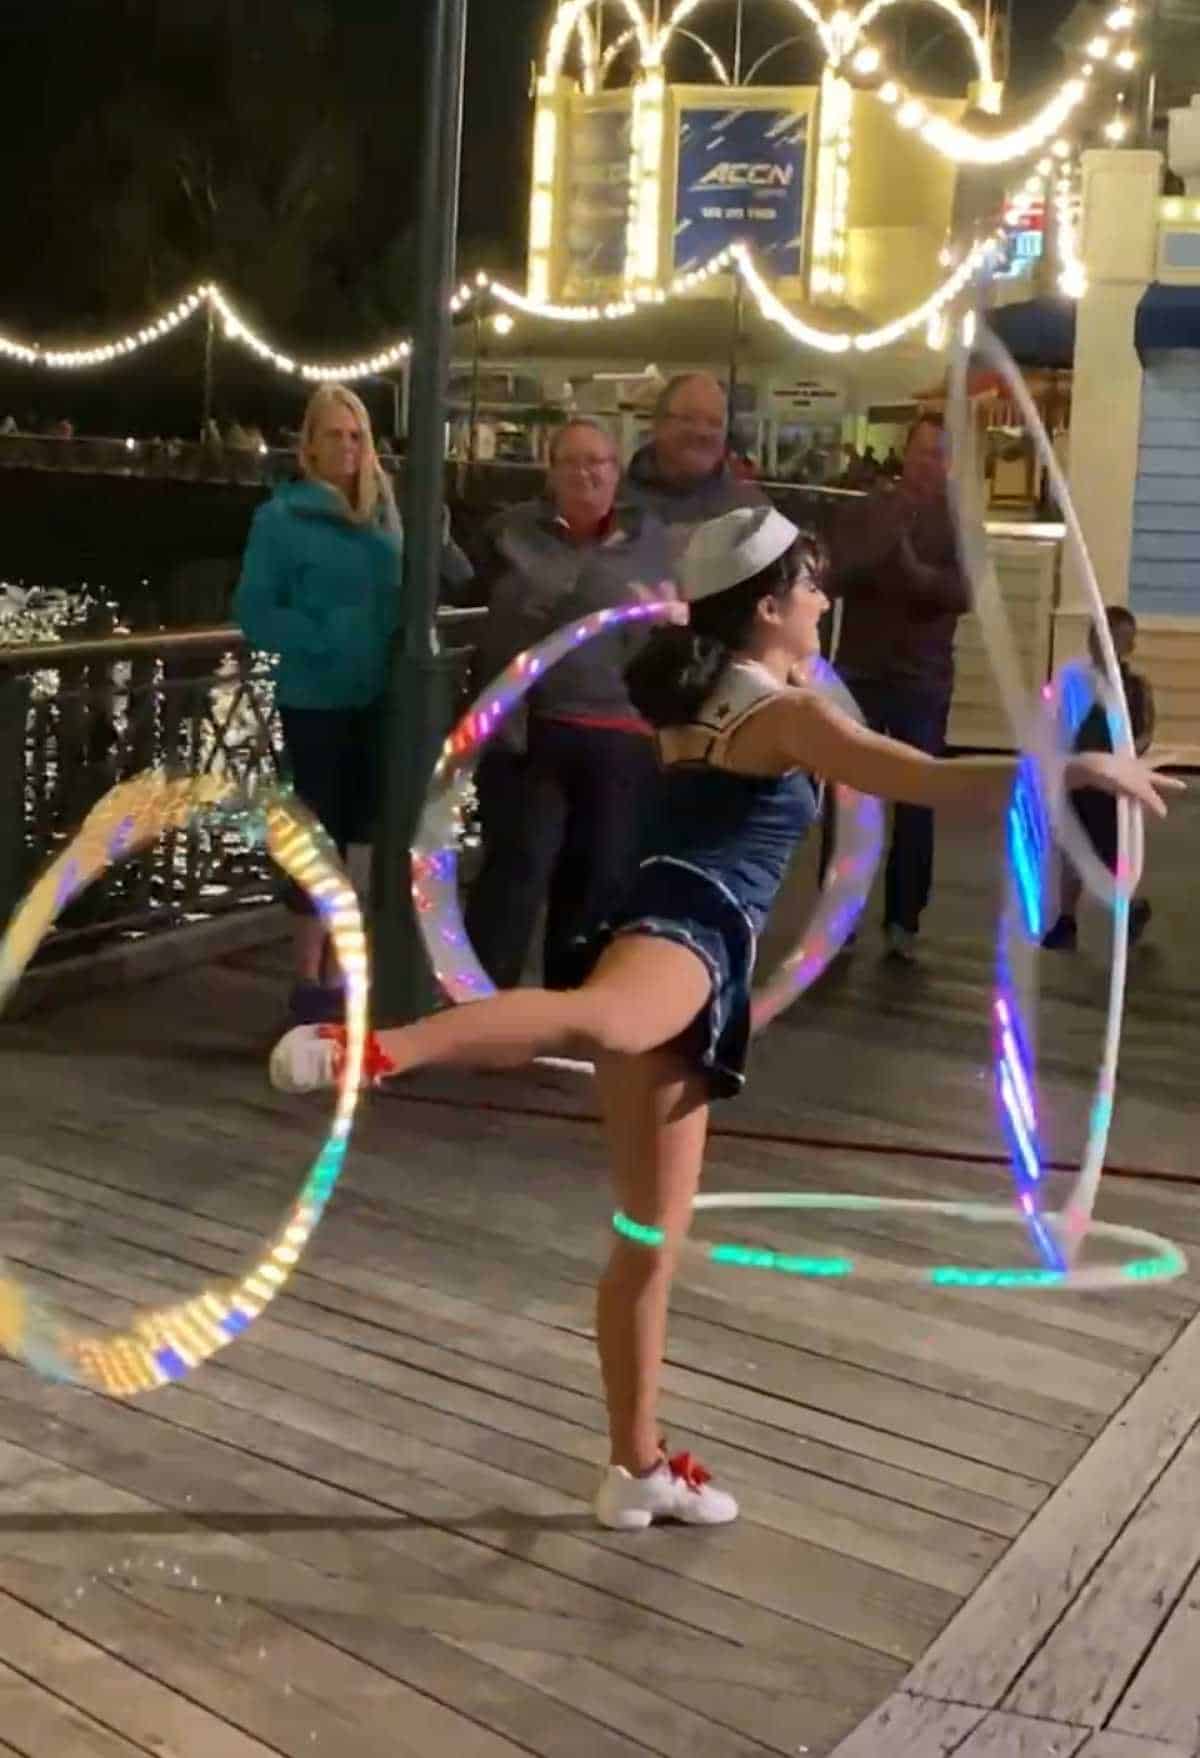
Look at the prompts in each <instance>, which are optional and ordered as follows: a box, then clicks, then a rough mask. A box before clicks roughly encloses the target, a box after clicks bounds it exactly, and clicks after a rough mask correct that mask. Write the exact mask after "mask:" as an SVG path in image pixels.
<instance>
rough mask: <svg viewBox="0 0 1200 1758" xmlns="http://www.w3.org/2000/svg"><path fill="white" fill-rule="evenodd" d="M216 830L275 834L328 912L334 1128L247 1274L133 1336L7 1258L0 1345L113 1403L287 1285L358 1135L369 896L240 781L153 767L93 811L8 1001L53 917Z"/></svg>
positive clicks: (322, 847)
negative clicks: (64, 1300) (166, 841)
mask: <svg viewBox="0 0 1200 1758" xmlns="http://www.w3.org/2000/svg"><path fill="white" fill-rule="evenodd" d="M198 824H208V825H211V826H213V827H214V828H216V827H222V828H226V829H229V830H233V831H238V832H240V833H242V834H244V835H246V836H247V837H249V838H251V839H254V840H261V841H264V842H265V844H266V847H267V849H268V850H269V852H270V853H271V855H272V856H273V857H274V859H275V860H276V861H277V862H278V864H279V865H280V867H282V869H283V870H284V872H285V873H287V874H288V875H289V877H290V878H292V879H294V880H295V881H296V883H297V884H298V885H300V886H301V887H302V888H303V889H304V890H305V891H306V892H307V893H308V895H309V896H310V897H311V898H312V900H313V902H314V903H315V905H316V907H317V909H318V910H319V912H320V914H321V915H322V917H323V918H324V920H325V923H326V926H327V928H328V931H329V936H330V940H331V942H332V944H333V948H334V952H335V954H336V956H337V960H338V964H339V965H340V967H341V970H342V974H343V976H344V978H345V984H346V1057H345V1065H344V1067H343V1070H342V1074H341V1078H340V1081H339V1084H338V1093H337V1103H336V1107H335V1110H334V1115H333V1120H332V1123H331V1124H330V1128H329V1133H328V1134H327V1136H326V1138H325V1141H324V1143H323V1144H322V1146H321V1149H320V1152H319V1153H318V1154H317V1157H316V1159H315V1160H314V1161H313V1163H312V1165H311V1167H310V1168H309V1171H308V1173H307V1175H306V1177H305V1179H304V1182H303V1184H302V1185H301V1187H300V1191H299V1194H298V1195H297V1197H296V1198H295V1200H294V1202H293V1203H292V1204H291V1206H290V1207H289V1209H288V1210H287V1213H286V1214H285V1216H284V1218H283V1221H282V1223H281V1224H280V1226H279V1227H278V1228H277V1230H276V1231H275V1233H274V1234H273V1235H272V1236H271V1237H270V1238H269V1239H268V1240H267V1241H266V1243H265V1244H264V1246H263V1247H262V1249H261V1250H260V1251H259V1252H258V1254H257V1255H256V1257H255V1260H254V1262H253V1263H252V1264H251V1265H250V1266H249V1267H248V1268H247V1270H246V1271H245V1273H244V1274H243V1275H242V1276H241V1277H239V1278H238V1279H237V1280H234V1281H230V1282H226V1283H220V1284H214V1285H213V1286H211V1287H208V1288H205V1289H203V1290H202V1291H201V1292H200V1293H199V1294H197V1295H195V1296H193V1297H192V1298H191V1299H188V1300H182V1301H177V1302H173V1303H172V1304H171V1305H169V1306H162V1307H156V1308H155V1309H154V1310H152V1311H148V1312H143V1313H141V1314H139V1315H138V1316H137V1317H135V1318H134V1319H132V1320H131V1321H130V1323H129V1325H128V1327H127V1328H126V1329H124V1330H116V1329H114V1330H97V1329H96V1328H95V1327H93V1326H91V1325H89V1324H87V1323H86V1322H83V1321H75V1320H73V1319H71V1318H70V1317H68V1315H66V1314H65V1313H62V1312H59V1311H58V1310H57V1309H56V1308H55V1307H54V1306H53V1305H52V1304H51V1303H50V1302H48V1301H47V1300H45V1299H44V1298H43V1297H42V1296H41V1294H40V1293H37V1292H35V1291H34V1290H33V1288H32V1287H30V1286H27V1285H26V1283H25V1282H24V1281H23V1280H22V1278H21V1277H20V1275H19V1274H18V1272H17V1270H16V1269H15V1268H14V1266H13V1265H12V1264H10V1263H8V1262H5V1261H4V1260H2V1259H0V1348H3V1349H4V1350H5V1351H6V1352H7V1353H8V1354H9V1355H12V1356H14V1357H16V1358H18V1359H20V1360H22V1361H24V1362H26V1363H27V1364H28V1365H29V1366H30V1367H32V1368H34V1369H35V1370H36V1371H37V1372H39V1373H42V1374H45V1375H47V1376H48V1377H50V1378H55V1379H63V1380H70V1381H74V1382H75V1383H77V1384H81V1385H85V1386H88V1387H90V1388H91V1389H92V1390H94V1391H100V1392H105V1393H108V1394H110V1395H112V1396H114V1397H122V1398H124V1397H133V1396H136V1395H137V1394H138V1393H140V1392H148V1391H152V1390H153V1389H154V1388H155V1387H158V1386H162V1385H166V1384H168V1383H169V1382H170V1381H173V1380H180V1379H183V1378H184V1377H185V1375H187V1374H188V1373H190V1372H191V1371H192V1370H193V1369H194V1368H196V1367H198V1366H199V1365H200V1364H201V1362H204V1361H207V1360H208V1359H209V1358H210V1356H213V1355H215V1354H216V1353H217V1351H218V1350H220V1349H223V1348H225V1346H226V1345H227V1344H229V1343H231V1342H233V1341H234V1339H235V1338H237V1337H240V1336H241V1335H242V1333H243V1332H244V1331H245V1330H247V1329H248V1328H249V1326H250V1325H252V1324H253V1323H254V1321H255V1319H256V1318H258V1316H259V1315H260V1314H261V1313H262V1312H263V1310H264V1309H265V1308H266V1307H267V1306H269V1305H270V1303H271V1301H272V1300H274V1298H275V1296H276V1295H277V1294H278V1293H279V1292H280V1291H281V1289H282V1288H283V1286H284V1284H285V1283H286V1282H287V1280H288V1277H289V1276H290V1275H291V1273H292V1271H293V1270H294V1269H295V1267H296V1265H297V1263H298V1262H299V1260H300V1256H301V1254H302V1252H303V1251H304V1248H305V1246H306V1245H307V1244H308V1241H309V1239H310V1238H311V1236H312V1233H313V1230H314V1229H315V1227H316V1225H317V1222H318V1221H319V1220H320V1219H321V1216H322V1214H323V1212H324V1210H325V1207H326V1205H327V1204H328V1202H329V1199H330V1197H331V1196H332V1194H333V1191H334V1188H335V1186H336V1184H337V1181H338V1178H339V1177H340V1175H341V1171H342V1165H343V1162H344V1160H345V1157H346V1149H347V1146H348V1144H349V1140H350V1131H351V1128H352V1126H353V1121H354V1112H355V1108H356V1105H357V1102H358V1089H359V1084H360V1081H361V1076H362V1066H363V1051H364V1045H365V1041H366V1019H367V993H368V969H367V944H366V936H365V934H364V931H363V924H362V918H361V915H360V913H359V907H358V899H357V897H356V896H355V893H354V889H353V887H352V886H351V884H350V881H349V880H348V879H347V878H346V876H345V874H344V873H343V871H342V868H341V866H340V864H339V862H338V859H337V855H336V853H335V852H334V850H333V849H332V847H331V845H330V844H329V842H328V840H327V839H326V837H325V834H324V832H323V831H322V830H321V829H320V827H319V825H317V824H316V823H315V821H314V820H313V819H312V818H311V817H310V816H309V814H308V813H307V812H306V811H305V810H304V809H303V808H302V807H301V806H299V805H298V804H297V802H296V801H295V800H294V799H292V798H291V796H290V795H286V794H282V793H275V794H271V795H268V796H264V797H257V796H254V797H248V796H246V795H245V794H244V793H243V792H241V790H240V789H239V788H238V787H237V786H236V785H235V784H234V783H231V782H227V781H223V780H221V779H220V778H218V777H213V776H200V777H185V778H182V779H171V778H168V777H167V776H165V775H163V774H161V773H159V772H155V771H148V772H147V773H145V774H143V775H140V776H137V777H135V778H134V779H133V780H132V781H127V782H122V783H121V784H120V785H119V786H117V787H115V788H113V789H112V791H111V792H110V793H108V794H106V795H105V797H104V798H103V799H102V800H101V801H100V802H99V804H98V805H97V806H96V807H95V808H94V809H93V811H92V812H91V813H89V815H88V817H87V819H86V820H85V822H84V824H83V826H82V828H81V829H80V831H79V832H78V834H77V835H76V836H75V838H74V840H73V841H72V842H71V844H70V845H69V847H68V848H66V849H65V850H64V851H63V853H62V854H61V855H60V856H59V857H58V858H57V860H55V861H54V863H53V864H52V865H51V866H50V867H49V869H48V870H47V871H46V872H45V873H44V874H43V875H42V877H41V878H40V879H39V880H38V881H37V883H36V884H35V885H34V887H33V889H32V890H31V891H30V892H29V894H28V895H27V897H26V898H25V900H24V901H23V902H22V903H21V904H20V906H19V907H18V909H17V911H16V913H15V915H14V916H13V918H12V921H11V923H10V924H9V928H8V931H7V933H6V934H5V936H4V940H3V942H2V943H0V1007H3V1005H4V1003H5V1002H6V1001H7V999H8V997H9V996H10V995H11V994H12V992H13V990H14V988H15V987H16V985H17V983H18V982H19V981H20V978H21V975H22V973H23V971H24V970H25V967H26V965H27V964H28V963H29V960H30V959H31V958H32V957H33V954H34V953H35V952H36V950H37V948H38V946H39V945H40V944H41V942H42V940H43V939H44V938H45V935H46V933H47V932H48V931H49V929H50V928H51V926H52V925H53V923H54V921H55V919H56V918H57V917H58V916H59V915H60V914H61V912H62V911H63V910H64V909H65V908H66V906H67V905H68V904H69V903H70V902H71V900H72V899H73V898H74V897H76V896H77V895H78V894H79V893H80V892H81V891H82V890H83V889H84V888H85V887H86V886H87V885H89V884H90V883H91V882H92V881H93V880H94V879H95V878H96V877H97V876H98V875H99V874H101V873H102V872H103V871H104V870H105V869H106V868H107V867H109V866H111V865H112V864H113V863H115V862H117V861H122V860H125V859H127V858H128V857H129V856H130V855H132V854H134V853H135V852H136V851H137V850H138V849H140V848H143V847H145V846H146V845H147V844H149V843H152V842H154V841H156V840H157V838H158V837H159V836H161V835H162V834H163V833H164V832H165V831H168V830H182V829H184V828H187V827H190V826H195V825H198Z"/></svg>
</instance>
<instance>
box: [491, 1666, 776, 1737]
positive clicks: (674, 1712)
mask: <svg viewBox="0 0 1200 1758" xmlns="http://www.w3.org/2000/svg"><path fill="white" fill-rule="evenodd" d="M467 1652H468V1653H469V1654H472V1655H473V1656H474V1657H475V1659H476V1660H481V1661H485V1662H486V1663H487V1664H488V1665H490V1666H493V1667H495V1668H497V1670H498V1671H500V1672H503V1673H505V1674H507V1675H508V1676H509V1677H511V1678H515V1679H520V1680H521V1681H522V1682H523V1683H524V1684H526V1685H532V1686H533V1687H535V1688H536V1689H537V1690H538V1691H539V1692H541V1694H542V1695H543V1696H545V1697H548V1698H549V1699H550V1700H551V1702H554V1703H560V1704H563V1705H565V1706H567V1707H568V1708H570V1709H572V1710H576V1711H578V1712H579V1713H581V1714H583V1715H589V1716H591V1717H592V1719H593V1720H594V1721H597V1722H601V1723H603V1724H604V1725H605V1726H606V1727H610V1728H612V1729H614V1730H615V1731H616V1732H618V1733H622V1734H625V1735H626V1736H627V1737H628V1738H629V1739H632V1740H640V1741H641V1742H642V1744H643V1745H645V1746H647V1747H648V1748H649V1749H650V1750H651V1751H653V1752H657V1753H660V1754H661V1755H662V1758H762V1746H761V1744H760V1742H759V1741H758V1740H756V1739H747V1738H744V1737H743V1736H742V1735H741V1734H740V1733H738V1732H736V1731H735V1729H734V1728H733V1727H731V1726H730V1725H729V1724H728V1723H727V1722H723V1721H722V1720H721V1718H720V1716H719V1715H718V1716H715V1717H712V1718H709V1717H707V1716H702V1715H697V1714H696V1713H695V1711H693V1710H691V1709H688V1708H686V1707H684V1706H682V1705H680V1704H676V1703H671V1702H669V1701H667V1700H666V1699H665V1698H664V1697H662V1696H660V1695H659V1693H658V1692H656V1691H651V1690H648V1689H647V1688H646V1686H644V1685H642V1684H639V1683H637V1682H636V1681H633V1680H630V1679H626V1678H623V1677H622V1676H621V1675H620V1674H619V1673H615V1672H613V1671H611V1670H610V1669H609V1668H607V1667H603V1666H599V1665H597V1664H595V1663H594V1662H593V1661H590V1660H587V1659H585V1658H583V1657H582V1656H581V1657H579V1658H578V1659H568V1658H567V1657H565V1656H563V1655H557V1654H541V1653H534V1652H531V1651H530V1650H528V1649H520V1648H513V1647H512V1646H511V1645H510V1644H508V1643H505V1644H504V1645H503V1647H496V1646H489V1645H487V1644H484V1643H472V1644H470V1645H469V1646H468V1647H467Z"/></svg>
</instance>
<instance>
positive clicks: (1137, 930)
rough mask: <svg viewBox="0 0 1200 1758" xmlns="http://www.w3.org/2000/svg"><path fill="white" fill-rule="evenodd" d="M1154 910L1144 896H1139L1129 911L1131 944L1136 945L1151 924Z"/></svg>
mask: <svg viewBox="0 0 1200 1758" xmlns="http://www.w3.org/2000/svg"><path fill="white" fill-rule="evenodd" d="M1153 914H1154V911H1153V910H1152V909H1151V908H1150V905H1149V903H1148V902H1147V900H1146V899H1145V898H1144V897H1139V898H1138V900H1137V902H1136V903H1135V904H1133V905H1132V907H1131V909H1130V911H1129V944H1130V945H1131V946H1136V945H1137V943H1138V941H1139V940H1140V939H1141V937H1142V935H1143V934H1144V933H1145V932H1146V929H1147V928H1148V927H1149V926H1150V918H1151V916H1152V915H1153Z"/></svg>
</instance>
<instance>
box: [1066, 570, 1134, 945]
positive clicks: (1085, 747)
mask: <svg viewBox="0 0 1200 1758" xmlns="http://www.w3.org/2000/svg"><path fill="white" fill-rule="evenodd" d="M1108 627H1109V631H1110V633H1111V634H1112V640H1113V646H1114V647H1115V648H1116V650H1117V663H1118V664H1119V666H1120V668H1121V688H1122V689H1123V690H1124V692H1125V706H1126V707H1127V708H1128V710H1129V722H1130V725H1131V727H1132V728H1133V747H1134V750H1135V751H1136V752H1137V754H1138V756H1139V757H1141V756H1144V755H1145V753H1146V752H1147V751H1148V750H1149V749H1150V746H1151V744H1152V743H1153V740H1154V720H1155V709H1154V691H1153V690H1152V689H1151V688H1150V681H1149V679H1148V678H1145V677H1143V676H1142V675H1141V673H1140V672H1136V671H1134V670H1133V668H1132V666H1131V665H1130V660H1131V659H1132V658H1133V655H1134V650H1135V648H1136V647H1137V618H1136V617H1135V616H1134V614H1133V612H1132V611H1129V610H1126V609H1125V607H1124V605H1113V606H1111V608H1110V609H1109V612H1108ZM1088 655H1089V657H1090V659H1091V662H1092V668H1093V675H1094V677H1095V679H1096V683H1097V684H1099V683H1100V682H1101V681H1102V679H1103V677H1104V661H1103V659H1102V658H1101V654H1100V643H1099V641H1098V640H1097V638H1096V631H1095V629H1092V630H1091V631H1090V632H1089V634H1088ZM1112 748H1113V741H1112V733H1111V732H1110V730H1109V725H1108V715H1107V714H1106V713H1105V711H1104V705H1103V703H1102V702H1101V701H1100V699H1099V695H1098V694H1097V696H1096V700H1095V701H1094V702H1093V704H1092V707H1091V709H1090V710H1089V712H1088V714H1087V715H1086V717H1085V718H1084V721H1083V723H1082V725H1081V726H1080V728H1079V731H1078V733H1077V734H1076V735H1075V742H1074V749H1075V751H1076V752H1084V751H1111V750H1112ZM1071 804H1072V805H1073V806H1074V808H1075V810H1076V812H1077V813H1078V814H1079V821H1080V823H1081V824H1082V825H1083V828H1084V830H1085V831H1086V832H1087V836H1088V840H1089V841H1090V843H1091V845H1092V847H1093V848H1094V849H1095V851H1096V854H1097V856H1098V857H1099V859H1100V860H1102V861H1103V862H1104V865H1105V866H1106V867H1107V868H1108V870H1109V872H1110V873H1115V872H1116V870H1117V807H1116V801H1115V800H1113V799H1111V798H1110V797H1109V796H1108V795H1107V794H1104V793H1100V792H1099V791H1098V790H1097V789H1096V788H1090V787H1089V788H1078V789H1076V790H1075V792H1073V793H1072V795H1071ZM1058 896H1059V916H1058V920H1057V921H1056V922H1055V924H1054V926H1053V927H1052V928H1051V929H1050V932H1049V933H1048V934H1047V935H1046V937H1045V939H1044V940H1043V941H1042V945H1043V946H1044V947H1045V948H1046V950H1047V952H1074V951H1075V948H1076V945H1077V944H1078V935H1079V922H1078V917H1079V900H1080V898H1081V897H1082V896H1083V882H1082V880H1081V879H1080V877H1079V874H1078V873H1077V872H1076V871H1075V868H1074V867H1073V866H1072V865H1071V863H1070V861H1069V860H1068V859H1067V858H1066V856H1065V855H1063V856H1061V857H1060V860H1059V892H1058ZM1151 913H1152V912H1151V908H1150V904H1149V901H1148V900H1147V899H1146V898H1144V897H1139V898H1137V899H1135V901H1134V902H1133V904H1132V905H1131V906H1130V910H1129V941H1130V944H1131V945H1133V946H1136V945H1137V943H1138V941H1139V940H1140V939H1141V937H1142V935H1143V934H1144V933H1145V932H1146V929H1147V927H1148V926H1149V923H1150V916H1151Z"/></svg>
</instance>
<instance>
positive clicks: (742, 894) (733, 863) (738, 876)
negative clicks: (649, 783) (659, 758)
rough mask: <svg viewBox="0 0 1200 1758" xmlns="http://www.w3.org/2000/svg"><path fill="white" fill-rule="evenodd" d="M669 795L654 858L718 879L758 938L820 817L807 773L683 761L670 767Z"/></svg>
mask: <svg viewBox="0 0 1200 1758" xmlns="http://www.w3.org/2000/svg"><path fill="white" fill-rule="evenodd" d="M663 794H664V797H663V798H662V801H661V810H660V811H659V812H658V813H657V814H656V822H655V825H654V828H653V830H652V832H651V838H650V846H649V849H648V851H647V854H648V859H650V860H664V859H666V860H671V861H678V862H680V863H682V864H683V865H685V866H687V867H690V868H692V869H693V870H694V871H696V872H698V873H700V874H703V876H704V877H705V878H707V879H710V880H712V881H713V882H714V883H715V884H717V885H718V886H719V887H720V888H721V889H722V890H723V891H724V892H725V893H726V895H727V896H730V897H732V899H733V901H734V902H736V904H737V905H738V907H739V909H741V910H742V911H743V913H744V914H745V915H746V916H748V917H749V919H750V922H751V923H752V925H753V928H754V932H755V934H756V935H757V934H758V933H759V931H760V930H761V928H762V925H763V923H764V921H765V920H766V918H767V915H768V914H769V912H770V909H771V906H772V904H773V903H774V902H775V898H776V896H777V894H778V892H779V888H780V886H781V885H782V884H783V879H784V875H785V873H786V872H787V869H788V863H789V862H790V860H791V858H792V854H793V851H794V850H795V847H796V844H797V843H798V842H799V841H800V839H801V838H802V837H803V836H804V835H805V833H806V832H807V830H808V829H809V826H810V825H811V824H812V822H813V819H814V818H815V817H816V816H817V801H816V796H815V795H814V793H813V790H812V786H811V784H810V782H809V780H808V778H807V776H805V775H803V774H802V773H801V772H800V771H799V770H793V771H792V773H791V774H790V775H779V776H761V777H760V776H748V775H737V774H735V773H733V772H732V771H731V770H728V769H715V768H712V767H710V766H709V765H708V764H707V763H695V764H692V763H680V764H673V765H672V766H671V767H670V768H668V769H667V771H666V774H665V776H664V778H663Z"/></svg>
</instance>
